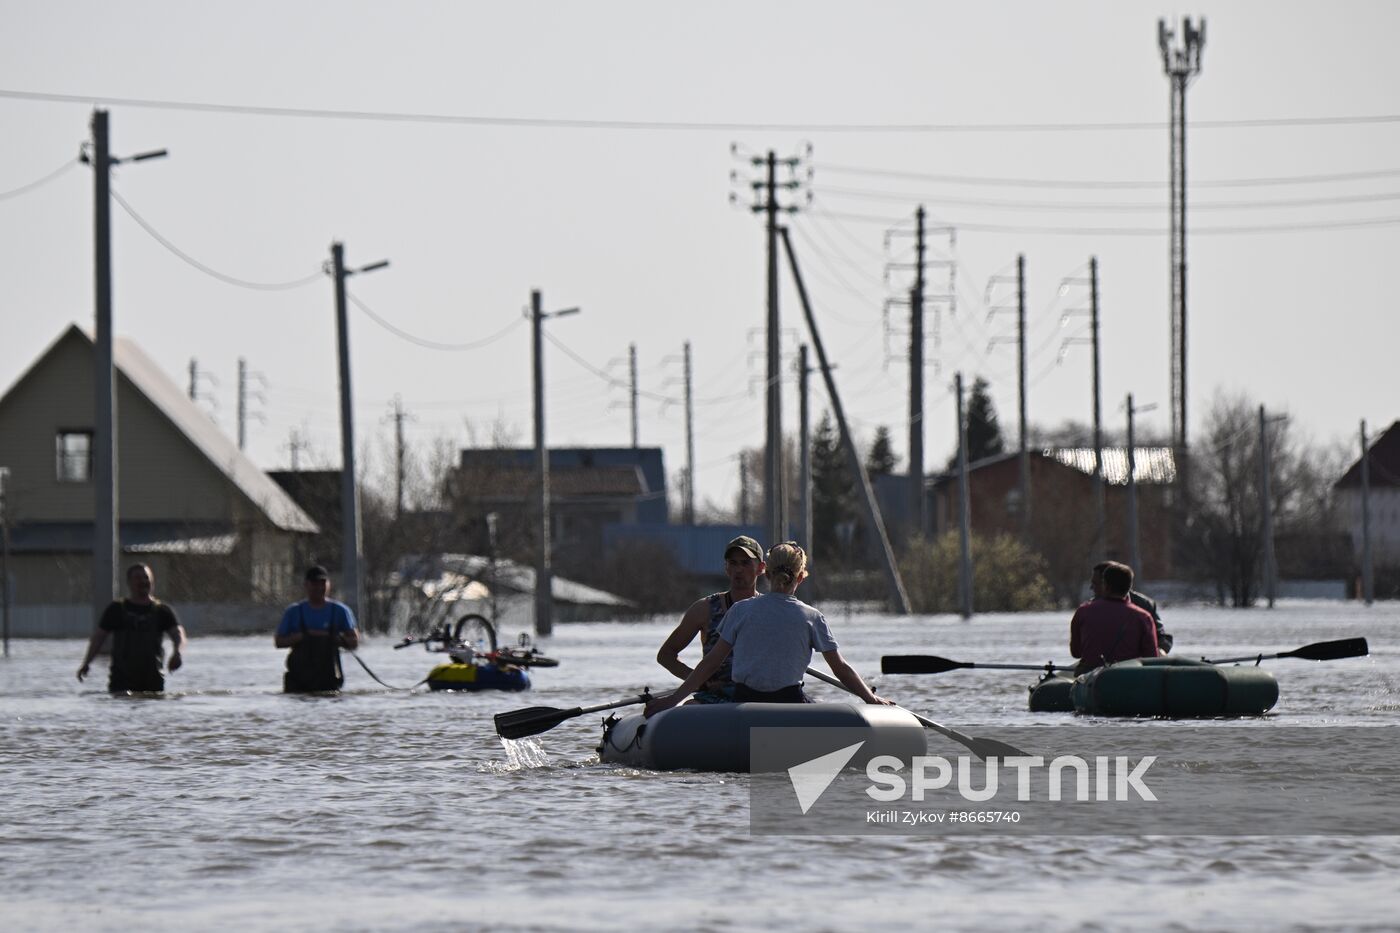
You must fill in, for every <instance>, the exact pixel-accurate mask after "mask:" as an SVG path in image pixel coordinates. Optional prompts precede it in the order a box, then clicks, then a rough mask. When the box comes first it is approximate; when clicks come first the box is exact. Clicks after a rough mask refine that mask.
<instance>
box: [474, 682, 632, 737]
mask: <svg viewBox="0 0 1400 933" xmlns="http://www.w3.org/2000/svg"><path fill="white" fill-rule="evenodd" d="M650 701H651V691H649V690H644V691H642V694H641V696H636V697H633V698H632V699H630V700H618V701H617V702H616V703H603V704H601V705H599V706H575V707H574V708H573V709H558V708H556V707H553V706H531V707H527V708H526V709H515V710H510V711H509V712H505V713H497V714H496V734H497V735H499V736H500V737H501V738H503V739H523V738H525V737H526V736H530V735H539V734H540V733H541V732H548V731H549V730H550V729H553V728H554V727H555V726H557V725H559V724H560V723H561V722H566V721H567V720H570V719H573V718H575V717H577V716H583V715H586V714H588V713H598V712H602V711H603V710H605V709H617V708H618V707H619V706H631V705H633V704H635V703H648V702H650Z"/></svg>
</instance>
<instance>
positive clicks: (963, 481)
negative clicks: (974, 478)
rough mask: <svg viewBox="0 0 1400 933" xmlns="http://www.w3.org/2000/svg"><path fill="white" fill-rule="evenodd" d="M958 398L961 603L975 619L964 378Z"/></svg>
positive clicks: (959, 378)
mask: <svg viewBox="0 0 1400 933" xmlns="http://www.w3.org/2000/svg"><path fill="white" fill-rule="evenodd" d="M953 385H954V391H955V392H956V394H957V397H958V404H957V416H958V426H957V428H958V541H959V550H958V604H959V606H961V611H962V617H963V618H964V619H970V618H972V502H971V501H970V499H969V496H968V488H967V486H968V484H967V419H966V418H964V417H963V378H962V373H958V374H957V377H956V378H955V380H954V383H953Z"/></svg>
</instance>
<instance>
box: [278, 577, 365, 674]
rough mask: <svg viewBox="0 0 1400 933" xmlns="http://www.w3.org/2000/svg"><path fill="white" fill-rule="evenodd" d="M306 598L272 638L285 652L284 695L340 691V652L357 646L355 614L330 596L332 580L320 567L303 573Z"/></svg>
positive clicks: (290, 608)
mask: <svg viewBox="0 0 1400 933" xmlns="http://www.w3.org/2000/svg"><path fill="white" fill-rule="evenodd" d="M304 585H305V589H306V598H305V599H303V600H302V601H301V602H298V603H293V604H292V605H290V606H288V607H287V610H286V611H285V612H283V613H282V621H281V623H280V624H279V625H278V626H277V633H276V634H275V635H274V636H273V639H272V641H273V644H275V645H276V646H277V647H278V648H291V649H292V650H291V651H289V652H287V673H286V675H285V676H283V678H282V689H283V691H284V692H286V693H323V692H327V691H331V690H339V689H340V687H341V685H342V684H343V683H344V682H345V674H344V672H343V671H342V670H341V667H340V649H341V647H345V648H348V649H350V650H351V651H354V650H355V649H356V648H357V647H359V644H360V635H359V632H357V631H356V630H355V614H354V613H352V612H351V611H350V607H349V606H347V605H345V604H344V603H342V602H337V601H336V600H334V599H331V598H329V597H330V591H331V579H330V575H329V574H328V573H326V568H325V567H322V566H320V565H319V564H318V565H316V566H313V567H311V568H309V569H308V570H307V571H306V577H305V580H304Z"/></svg>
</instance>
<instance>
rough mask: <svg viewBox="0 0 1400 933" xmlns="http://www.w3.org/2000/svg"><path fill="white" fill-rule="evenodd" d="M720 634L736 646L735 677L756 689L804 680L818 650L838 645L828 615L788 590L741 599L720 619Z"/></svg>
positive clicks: (829, 648)
mask: <svg viewBox="0 0 1400 933" xmlns="http://www.w3.org/2000/svg"><path fill="white" fill-rule="evenodd" d="M719 637H720V638H723V639H724V640H725V641H727V642H729V643H730V644H731V645H733V646H734V682H735V683H736V684H743V685H744V686H746V687H748V688H749V689H751V690H764V691H768V690H781V689H782V688H784V687H791V686H793V685H794V684H799V683H801V682H802V674H803V673H804V672H805V671H806V669H807V665H809V664H811V663H812V652H813V651H814V650H816V651H834V650H835V649H836V639H835V638H833V637H832V636H831V629H830V628H829V627H828V626H827V624H826V617H825V616H823V615H822V614H821V613H820V612H818V611H817V610H815V609H813V608H812V607H811V606H809V605H807V604H806V603H804V602H802V600H800V599H798V598H797V597H796V596H788V595H787V594H785V593H765V594H763V595H762V596H755V597H753V598H752V599H743V600H740V601H739V602H737V603H735V604H734V605H733V606H731V607H730V608H729V612H727V613H725V616H724V621H723V622H721V623H720V627H719Z"/></svg>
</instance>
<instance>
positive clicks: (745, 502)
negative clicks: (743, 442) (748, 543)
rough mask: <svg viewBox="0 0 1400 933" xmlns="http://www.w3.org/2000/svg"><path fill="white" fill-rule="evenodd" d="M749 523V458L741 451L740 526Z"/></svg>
mask: <svg viewBox="0 0 1400 933" xmlns="http://www.w3.org/2000/svg"><path fill="white" fill-rule="evenodd" d="M748 523H749V458H748V457H746V456H744V452H743V451H742V450H741V451H739V524H741V525H747V524H748Z"/></svg>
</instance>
